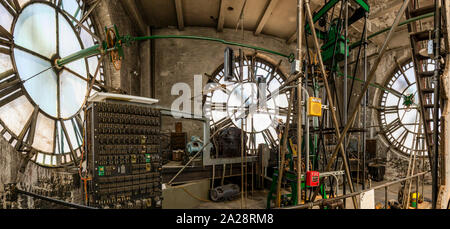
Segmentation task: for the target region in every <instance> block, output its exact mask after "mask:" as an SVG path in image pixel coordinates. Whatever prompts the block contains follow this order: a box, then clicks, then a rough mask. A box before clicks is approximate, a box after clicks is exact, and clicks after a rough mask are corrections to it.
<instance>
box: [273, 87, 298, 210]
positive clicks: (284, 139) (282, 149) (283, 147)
mask: <svg viewBox="0 0 450 229" xmlns="http://www.w3.org/2000/svg"><path fill="white" fill-rule="evenodd" d="M294 93H295V88H292V89H291V98H290V99H289V105H288V114H287V118H286V126H285V127H284V130H283V132H282V134H281V138H282V139H281V141H280V144H281V145H280V155H281V163H280V167H279V168H278V183H277V201H276V203H277V207H280V206H281V181H282V178H283V172H284V162H285V159H286V156H285V153H286V145H287V136H288V134H289V127H290V123H291V113H292V106H293V103H294Z"/></svg>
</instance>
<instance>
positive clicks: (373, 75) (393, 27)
mask: <svg viewBox="0 0 450 229" xmlns="http://www.w3.org/2000/svg"><path fill="white" fill-rule="evenodd" d="M408 3H409V0H405V2H404V3H403V5H402V7H401V8H400V10H399V12H398V13H397V16H396V18H395V21H394V23H393V25H392V27H391V30H390V31H389V34H388V36H387V37H386V40H385V41H384V44H383V46H382V48H381V50H380V54H379V56H378V58H377V59H376V60H375V62H374V64H373V67H372V69H371V71H370V74H369V76H368V80H367V81H366V83H365V84H364V87H363V90H362V94H361V95H360V96H359V97H358V99H357V101H356V107H355V109H354V111H353V114H352V115H351V118H350V120H351V121H349V122H348V123H347V125H346V126H345V128H344V131H343V133H342V135H341V136H338V138H339V141H338V145H341V144H342V142H343V141H344V137H345V135H346V134H347V132H348V130H349V129H350V127H351V125H352V122H353V120H354V119H355V118H356V116H357V114H358V113H359V107H360V106H361V102H362V100H363V98H364V96H365V92H366V91H367V90H368V88H369V84H370V82H372V80H373V78H374V77H375V72H376V70H377V68H378V65H379V64H380V62H381V59H382V57H383V56H384V54H385V52H386V48H387V46H388V43H389V42H390V40H391V38H392V36H393V34H394V32H395V29H396V28H397V26H398V23H399V21H400V19H401V17H402V15H403V13H404V12H405V10H406V7H407V5H408ZM338 151H339V148H338V147H336V149H335V150H334V152H333V156H332V158H333V157H335V155H337V153H338Z"/></svg>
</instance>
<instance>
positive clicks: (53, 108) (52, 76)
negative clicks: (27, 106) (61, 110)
mask: <svg viewBox="0 0 450 229" xmlns="http://www.w3.org/2000/svg"><path fill="white" fill-rule="evenodd" d="M14 55H15V59H16V65H17V69H18V71H19V75H20V78H21V79H22V80H27V79H29V80H28V81H26V82H25V83H24V86H25V89H26V90H27V92H28V94H29V95H30V96H31V98H32V99H33V100H34V102H35V103H37V104H38V105H39V107H40V108H41V109H42V110H43V111H44V112H46V113H47V114H49V115H51V116H53V117H56V116H57V105H56V100H57V99H56V98H57V76H56V73H55V72H54V71H53V70H47V71H45V72H43V73H41V74H39V75H37V76H36V77H34V78H31V79H30V77H32V76H34V75H35V74H37V73H39V72H41V71H42V70H45V69H47V68H49V67H51V64H50V62H47V61H45V60H42V59H40V58H38V57H36V56H33V55H31V54H29V53H26V52H23V51H21V50H18V49H15V50H14ZM43 88H45V92H43V91H42V89H43Z"/></svg>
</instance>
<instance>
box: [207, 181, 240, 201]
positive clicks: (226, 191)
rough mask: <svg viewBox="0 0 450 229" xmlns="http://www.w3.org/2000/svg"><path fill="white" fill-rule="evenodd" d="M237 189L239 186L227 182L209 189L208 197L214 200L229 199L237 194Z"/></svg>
mask: <svg viewBox="0 0 450 229" xmlns="http://www.w3.org/2000/svg"><path fill="white" fill-rule="evenodd" d="M239 190H240V189H239V186H237V185H235V184H227V185H224V186H219V187H217V188H215V189H212V190H211V191H210V197H211V200H212V201H214V202H219V201H224V200H231V199H233V198H235V197H237V196H238V195H239Z"/></svg>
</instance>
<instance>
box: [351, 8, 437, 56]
mask: <svg viewBox="0 0 450 229" xmlns="http://www.w3.org/2000/svg"><path fill="white" fill-rule="evenodd" d="M433 16H434V12H432V13H428V14H424V15H421V16H418V17H414V18H410V19H408V20H406V21H403V22H400V23H399V24H398V26H404V25H407V24H409V23H412V22H415V21H418V20H422V19H425V18H429V17H433ZM389 30H391V27H388V28H385V29H382V30H380V31H378V32H376V33H374V34H371V35H370V36H368V37H367V39H368V40H370V39H371V38H374V37H376V36H378V35H380V34H382V33H385V32H387V31H389ZM362 43H363V41H362V40H360V41H357V42H355V43H353V44H351V45H350V49H354V48H356V47H358V46H360V45H361V44H362Z"/></svg>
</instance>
